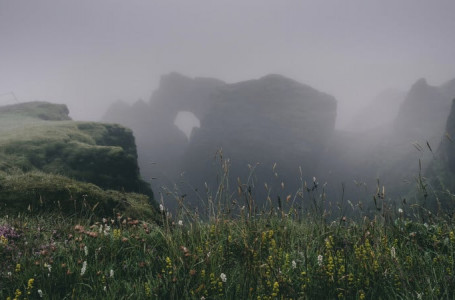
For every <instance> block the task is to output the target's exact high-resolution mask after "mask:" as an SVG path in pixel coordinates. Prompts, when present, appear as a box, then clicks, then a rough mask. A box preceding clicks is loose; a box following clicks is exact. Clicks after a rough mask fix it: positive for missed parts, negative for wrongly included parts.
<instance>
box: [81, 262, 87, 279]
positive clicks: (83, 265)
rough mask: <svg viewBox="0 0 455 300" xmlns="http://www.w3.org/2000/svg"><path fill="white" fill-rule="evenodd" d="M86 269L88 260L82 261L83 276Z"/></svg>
mask: <svg viewBox="0 0 455 300" xmlns="http://www.w3.org/2000/svg"><path fill="white" fill-rule="evenodd" d="M85 271H87V261H86V260H85V261H84V262H83V263H82V269H81V276H83V275H84V274H85Z"/></svg>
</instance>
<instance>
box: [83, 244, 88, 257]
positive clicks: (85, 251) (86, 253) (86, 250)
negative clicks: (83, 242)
mask: <svg viewBox="0 0 455 300" xmlns="http://www.w3.org/2000/svg"><path fill="white" fill-rule="evenodd" d="M84 253H85V256H87V255H88V247H87V246H84Z"/></svg>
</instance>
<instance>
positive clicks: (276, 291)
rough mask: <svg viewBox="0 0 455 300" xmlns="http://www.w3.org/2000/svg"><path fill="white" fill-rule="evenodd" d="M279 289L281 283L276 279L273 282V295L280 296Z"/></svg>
mask: <svg viewBox="0 0 455 300" xmlns="http://www.w3.org/2000/svg"><path fill="white" fill-rule="evenodd" d="M279 291H280V285H279V283H278V282H277V281H275V282H274V283H273V290H272V297H276V296H278V292H279Z"/></svg>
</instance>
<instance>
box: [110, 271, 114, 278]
mask: <svg viewBox="0 0 455 300" xmlns="http://www.w3.org/2000/svg"><path fill="white" fill-rule="evenodd" d="M109 277H111V278H113V277H114V270H112V269H111V270H110V271H109Z"/></svg>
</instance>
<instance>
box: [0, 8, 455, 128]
mask: <svg viewBox="0 0 455 300" xmlns="http://www.w3.org/2000/svg"><path fill="white" fill-rule="evenodd" d="M0 38H1V40H0V94H3V93H7V92H14V93H15V94H16V96H17V97H18V98H19V100H24V101H26V100H48V101H51V102H64V103H67V104H68V105H69V107H70V110H71V115H72V117H73V118H75V119H98V118H99V117H100V116H101V115H102V114H103V113H104V111H105V108H106V106H107V104H108V103H110V102H112V101H115V100H119V99H121V100H125V101H128V102H131V101H135V100H137V99H139V98H142V99H145V100H148V99H149V97H150V95H151V93H152V91H153V90H154V89H155V88H156V87H157V84H158V81H159V77H160V75H162V74H164V73H168V72H171V71H178V72H181V73H183V74H186V75H189V76H210V77H216V78H219V79H222V80H225V81H227V82H235V81H240V80H245V79H251V78H257V77H261V76H263V75H265V74H268V73H281V74H283V75H285V76H288V77H291V78H294V79H296V80H298V81H301V82H303V83H306V84H309V85H311V86H313V87H315V88H317V89H320V90H321V91H324V92H327V93H330V94H332V95H333V96H335V97H336V98H337V99H338V101H339V117H340V118H341V119H340V122H341V124H343V122H344V120H346V118H348V117H349V114H348V113H347V111H348V110H349V109H355V107H358V106H360V105H362V101H369V100H370V99H372V98H373V97H374V96H376V94H378V93H379V92H381V91H382V90H384V89H387V88H399V89H402V90H407V89H408V88H409V87H410V85H411V84H412V83H413V82H414V81H416V80H417V79H418V78H420V77H426V78H427V79H428V81H429V83H430V84H437V85H439V84H441V83H443V82H445V81H447V80H449V79H452V78H454V77H455V58H454V53H455V1H453V0H431V1H430V0H427V1H423V0H374V1H373V0H372V1H365V0H352V1H350V0H333V1H330V0H327V1H323V0H314V1H305V0H298V1H297V0H295V1H293V0H286V1H283V0H275V1H272V0H254V1H253V0H250V1H245V0H238V1H234V0H231V1H223V0H218V1H217V0H205V1H202V0H201V1H199V0H192V1H190V0H182V1H173V0H163V1H151V0H149V1H146V0H144V1H139V0H128V1H126V0H121V1H120V0H98V1H96V0H78V1H62V0H40V1H35V0H30V1H21V0H0ZM11 101H12V98H11V96H8V95H6V96H0V103H6V102H9V103H10V102H11Z"/></svg>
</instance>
